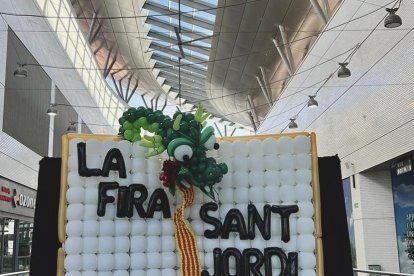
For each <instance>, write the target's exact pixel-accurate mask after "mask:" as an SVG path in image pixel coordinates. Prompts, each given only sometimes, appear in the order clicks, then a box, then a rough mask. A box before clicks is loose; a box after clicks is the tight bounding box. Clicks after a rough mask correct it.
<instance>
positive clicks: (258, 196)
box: [249, 186, 264, 203]
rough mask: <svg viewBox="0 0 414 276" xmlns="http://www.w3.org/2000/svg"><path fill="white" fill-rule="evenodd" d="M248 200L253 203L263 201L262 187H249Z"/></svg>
mask: <svg viewBox="0 0 414 276" xmlns="http://www.w3.org/2000/svg"><path fill="white" fill-rule="evenodd" d="M249 200H250V201H251V202H254V203H262V202H264V189H263V187H259V186H254V187H250V189H249Z"/></svg>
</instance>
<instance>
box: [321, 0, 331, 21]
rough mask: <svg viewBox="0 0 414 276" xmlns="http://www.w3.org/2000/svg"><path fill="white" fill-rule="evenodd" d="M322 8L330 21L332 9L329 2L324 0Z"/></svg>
mask: <svg viewBox="0 0 414 276" xmlns="http://www.w3.org/2000/svg"><path fill="white" fill-rule="evenodd" d="M322 6H323V9H324V11H325V17H326V19H327V20H329V18H331V8H330V7H329V1H328V0H322Z"/></svg>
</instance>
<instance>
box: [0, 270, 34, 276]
mask: <svg viewBox="0 0 414 276" xmlns="http://www.w3.org/2000/svg"><path fill="white" fill-rule="evenodd" d="M29 272H30V271H29V270H26V271H18V272H12V273H6V274H0V276H17V275H19V276H26V275H29Z"/></svg>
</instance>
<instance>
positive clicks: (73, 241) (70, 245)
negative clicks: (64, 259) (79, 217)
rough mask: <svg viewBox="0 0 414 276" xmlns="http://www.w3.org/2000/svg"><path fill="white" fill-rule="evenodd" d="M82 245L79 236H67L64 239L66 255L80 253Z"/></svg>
mask: <svg viewBox="0 0 414 276" xmlns="http://www.w3.org/2000/svg"><path fill="white" fill-rule="evenodd" d="M82 247H83V246H82V238H81V237H68V238H67V239H66V241H65V252H66V254H68V255H76V254H80V253H81V252H82Z"/></svg>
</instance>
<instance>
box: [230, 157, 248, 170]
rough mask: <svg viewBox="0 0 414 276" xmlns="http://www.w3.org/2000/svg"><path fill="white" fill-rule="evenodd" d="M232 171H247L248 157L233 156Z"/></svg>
mask: <svg viewBox="0 0 414 276" xmlns="http://www.w3.org/2000/svg"><path fill="white" fill-rule="evenodd" d="M232 164H233V170H234V171H236V172H237V171H247V170H248V169H249V159H248V158H247V157H243V156H237V157H234V158H233V160H232Z"/></svg>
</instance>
